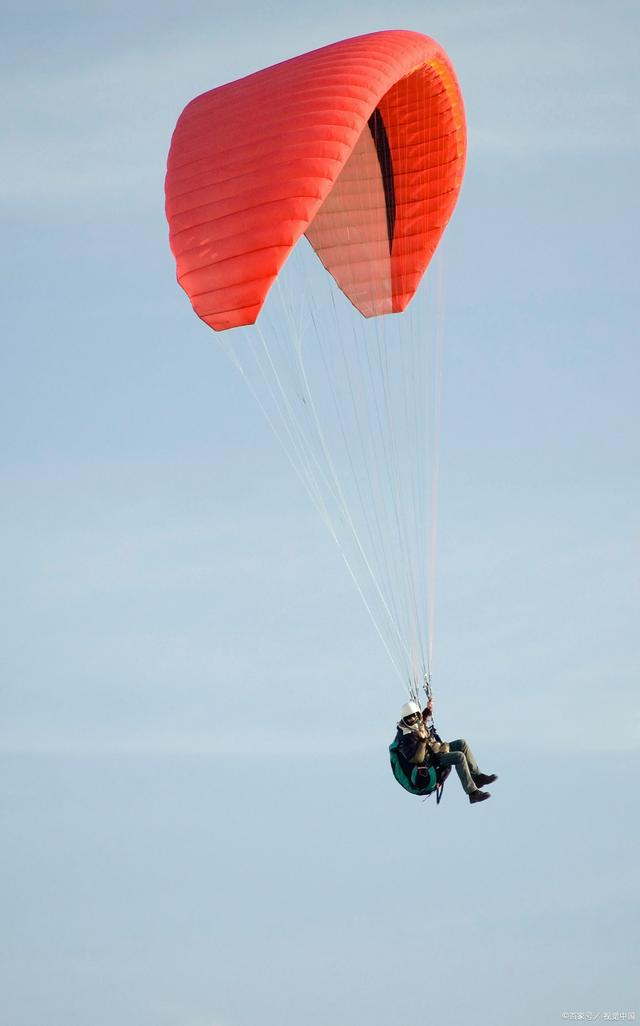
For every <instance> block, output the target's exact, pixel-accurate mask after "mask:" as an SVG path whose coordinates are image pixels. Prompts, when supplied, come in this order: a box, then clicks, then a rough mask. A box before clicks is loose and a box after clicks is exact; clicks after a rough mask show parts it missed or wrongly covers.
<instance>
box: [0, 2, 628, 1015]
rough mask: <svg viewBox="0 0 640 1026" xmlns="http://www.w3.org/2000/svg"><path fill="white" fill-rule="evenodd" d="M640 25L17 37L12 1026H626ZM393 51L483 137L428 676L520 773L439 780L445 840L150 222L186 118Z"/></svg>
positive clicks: (9, 67) (460, 251) (245, 20)
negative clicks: (385, 43)
mask: <svg viewBox="0 0 640 1026" xmlns="http://www.w3.org/2000/svg"><path fill="white" fill-rule="evenodd" d="M638 20H639V19H638V14H637V9H636V7H635V5H633V4H631V3H628V4H627V3H615V2H614V3H610V4H607V5H604V4H595V3H589V2H587V3H580V4H578V3H565V4H563V5H561V7H560V9H556V7H555V6H553V5H551V4H545V3H543V4H541V5H540V4H539V5H536V6H535V8H532V7H531V6H530V5H526V4H520V3H509V4H507V3H495V4H486V5H473V4H470V3H468V2H464V3H449V4H444V3H437V4H436V3H434V4H432V5H426V6H425V5H418V4H415V5H414V4H411V3H400V4H399V5H395V6H394V8H393V10H391V9H390V8H388V7H385V6H383V5H382V4H379V5H376V4H370V3H369V4H366V5H365V4H362V3H359V2H358V3H355V4H352V5H350V7H349V10H348V11H345V10H344V9H343V7H342V5H339V4H337V3H333V2H329V3H327V4H323V5H321V7H319V8H318V9H317V10H316V11H312V10H304V11H303V10H302V8H301V7H300V6H296V7H293V6H290V5H288V4H281V5H276V4H264V5H256V4H251V3H238V4H234V5H233V6H232V8H231V9H230V10H228V11H226V12H224V13H221V11H220V10H219V9H216V6H215V5H205V4H202V3H184V4H181V5H171V4H163V3H159V4H155V5H151V4H146V3H140V4H137V5H124V4H122V5H120V4H110V5H108V6H107V7H105V6H104V5H102V6H99V7H98V6H96V7H93V6H92V5H91V4H84V5H82V8H81V9H80V8H79V7H76V5H73V4H69V5H66V6H62V7H60V6H55V7H54V6H53V5H46V4H31V5H26V6H24V7H22V8H21V10H20V12H18V11H17V10H14V11H13V12H9V15H8V19H7V22H8V30H7V31H6V33H5V37H4V41H3V49H4V51H5V52H4V54H3V69H4V70H3V72H2V78H3V82H2V90H1V94H0V95H1V100H0V106H1V107H2V120H3V124H4V127H5V131H4V153H3V175H2V182H1V184H0V199H1V201H2V210H3V237H4V246H3V256H2V259H3V265H4V266H3V273H2V279H1V280H2V288H3V301H2V309H3V315H4V331H3V345H2V378H3V381H4V382H5V388H4V392H5V397H4V403H3V409H2V413H1V414H0V416H1V417H2V431H1V436H0V437H1V438H2V468H1V473H2V491H3V496H4V501H3V504H2V514H1V515H2V547H3V557H2V558H3V566H4V579H5V587H4V588H3V605H2V613H3V615H2V625H3V643H2V654H1V655H0V709H1V717H0V758H1V760H2V791H3V801H2V807H3V821H4V822H3V838H4V841H3V845H2V856H1V858H2V862H3V871H2V874H1V878H2V885H1V893H2V905H3V914H2V916H1V921H2V927H0V943H1V949H0V950H1V952H2V957H1V963H2V976H3V979H2V981H1V983H2V985H1V988H0V989H1V991H2V994H3V1004H4V1008H5V1011H4V1012H3V1022H4V1021H6V1022H7V1026H36V1024H37V1026H42V1024H45V1026H58V1024H63V1023H64V1026H72V1024H74V1023H78V1024H83V1026H84V1024H87V1023H90V1024H91V1026H102V1024H103V1023H104V1024H105V1026H106V1024H107V1023H109V1024H112V1023H113V1022H118V1023H119V1024H121V1026H147V1024H149V1026H152V1024H153V1026H165V1024H166V1026H174V1024H175V1026H248V1024H250V1023H251V1024H254V1023H255V1022H256V1021H260V1022H262V1023H264V1024H265V1026H271V1024H273V1026H276V1024H278V1026H283V1024H284V1026H287V1024H289V1023H294V1022H298V1021H299V1020H300V1019H301V1018H302V1017H303V1016H304V1017H305V1019H306V1021H307V1022H309V1023H312V1024H314V1026H315V1023H318V1024H320V1023H322V1024H326V1023H328V1022H330V1023H332V1024H335V1026H342V1024H343V1023H344V1024H346V1023H352V1022H360V1021H361V1020H362V1019H363V1018H364V1015H366V1017H367V1021H368V1022H369V1023H371V1024H372V1026H378V1024H380V1026H382V1024H383V1023H384V1024H385V1026H387V1024H388V1023H389V1022H394V1021H396V1019H397V1020H403V1019H405V1018H407V1017H409V1016H410V1017H415V1016H416V1015H418V1016H421V1017H422V1018H424V1019H426V1018H427V1017H433V1018H435V1019H436V1020H438V1021H440V1022H442V1023H443V1024H448V1023H451V1024H454V1023H455V1024H456V1026H457V1024H459V1023H460V1022H463V1021H465V1020H469V1021H472V1022H474V1024H476V1026H485V1024H487V1026H489V1024H491V1026H494V1024H496V1023H498V1024H501V1023H505V1024H506V1023H512V1022H518V1023H522V1024H523V1026H529V1024H531V1026H533V1024H536V1026H538V1024H540V1023H555V1022H562V1021H563V1020H562V1014H563V1012H572V1011H575V1012H578V1011H583V1012H589V1011H591V1012H593V1013H594V1014H595V1013H596V1012H598V1011H600V1012H601V1013H604V1012H615V1011H619V1012H623V1011H624V1012H629V1011H634V1010H635V1012H636V1015H637V1016H640V1003H639V1001H638V992H637V983H635V981H634V967H636V966H637V948H638V945H637V930H638V884H637V870H636V866H637V862H638V827H637V816H634V815H633V809H634V805H637V801H636V780H637V774H638V747H639V744H640V721H639V717H638V704H637V698H636V681H637V677H638V669H639V667H638V655H637V610H638V597H639V596H638V591H639V589H638V524H637V509H638V504H639V498H640V497H639V495H638V474H637V468H638V450H639V431H638V411H637V391H638V388H637V382H638V378H639V374H638V372H639V369H640V368H639V367H638V363H639V360H638V349H637V323H638V318H637V282H636V274H635V273H634V272H635V270H636V267H637V233H638V227H639V226H638V216H637V203H636V201H635V191H636V188H637V180H638V155H639V154H638V149H639V143H638V140H639V138H640V135H639V132H638V127H639V126H638V109H639V103H638V100H639V95H638V94H639V89H638V65H637V59H636V51H637V38H638V28H639V25H638ZM390 27H402V28H411V29H415V30H417V31H422V32H425V33H427V34H429V35H432V36H434V37H435V38H436V39H438V40H439V41H440V42H441V43H442V44H443V46H444V47H445V48H446V50H447V51H448V53H449V55H450V56H451V58H452V60H453V62H454V65H455V67H456V70H457V72H458V75H459V78H460V82H461V86H462V89H463V93H464V96H465V103H466V108H467V119H468V126H469V159H468V164H467V172H466V178H465V183H464V186H463V190H462V194H461V198H460V202H459V205H458V208H457V210H456V213H455V216H454V219H453V221H452V223H451V225H450V227H449V229H448V231H447V234H446V237H445V240H444V245H443V260H444V266H445V288H446V325H445V362H444V387H443V412H442V447H441V480H440V536H439V552H438V607H437V621H436V646H435V670H436V689H437V711H438V717H437V719H438V723H439V725H440V728H441V731H442V732H443V733H444V734H445V735H446V736H449V737H456V736H465V737H467V738H468V739H469V741H470V742H471V744H472V746H473V747H474V749H475V750H476V752H477V754H478V757H479V759H480V762H481V764H482V765H483V766H484V767H485V768H486V769H488V770H495V771H497V772H499V773H500V782H499V783H498V784H497V785H495V788H494V791H493V797H492V799H491V801H490V802H488V803H486V804H485V805H484V806H483V807H482V808H474V809H469V807H468V805H467V804H466V802H465V800H464V796H463V795H462V794H461V793H460V791H459V789H458V788H457V786H456V784H455V783H454V784H452V785H450V786H449V787H448V793H447V795H446V798H445V801H444V802H443V804H442V805H441V806H440V807H439V808H438V809H436V808H435V807H432V806H431V805H429V804H427V805H425V806H423V805H422V804H421V803H419V802H412V801H411V800H410V798H409V797H408V796H405V795H404V794H403V793H402V792H401V791H400V790H399V789H398V788H397V787H396V786H395V785H394V783H393V781H392V779H391V777H390V774H389V771H388V767H387V764H386V751H385V749H386V745H387V744H388V741H389V740H390V735H392V733H393V728H394V724H395V720H396V715H397V706H398V704H399V702H401V701H402V700H403V696H402V693H401V691H400V690H399V688H398V685H397V683H396V681H395V680H394V678H393V677H392V675H391V674H390V672H389V668H388V666H387V663H386V657H385V655H384V652H383V650H382V648H381V647H380V644H379V641H378V639H377V638H376V636H375V634H374V633H373V631H372V629H371V626H370V624H369V622H368V620H367V617H366V613H365V612H364V610H363V609H362V608H361V606H360V605H359V602H358V598H357V595H356V593H355V591H354V589H353V586H352V584H351V582H350V581H349V579H348V577H347V575H346V574H345V573H344V570H343V568H342V566H341V563H340V560H339V557H338V555H337V553H336V552H335V551H334V549H333V547H332V545H333V543H332V542H331V539H330V538H329V537H328V535H326V533H325V531H324V528H323V525H322V524H321V522H320V520H319V518H318V517H317V514H316V513H315V511H314V510H313V509H312V507H311V505H310V504H309V502H308V499H307V497H306V496H305V494H304V493H303V492H302V490H301V489H300V487H299V485H298V483H297V481H296V479H295V477H294V476H293V474H292V473H291V470H290V468H289V466H288V465H287V464H286V461H285V460H284V458H283V456H282V453H281V451H280V450H279V449H278V447H277V445H276V443H275V442H274V440H273V438H272V437H271V436H270V435H269V433H268V431H267V430H266V429H265V427H264V424H263V422H262V419H261V415H260V412H259V410H258V409H257V407H256V406H255V404H254V403H253V401H252V399H251V397H250V396H249V394H248V392H247V391H246V388H245V386H244V384H243V382H242V381H241V380H240V378H239V376H238V375H237V374H235V372H234V370H233V368H232V367H231V366H230V364H229V363H228V361H227V360H226V359H225V357H224V355H223V354H222V352H221V350H220V349H219V347H218V346H217V345H216V340H215V337H214V336H213V334H212V333H211V332H210V331H209V330H208V329H207V328H206V327H205V326H204V325H202V324H201V323H200V322H199V321H198V320H197V318H195V317H194V316H193V314H192V312H191V310H190V307H189V304H188V301H187V300H186V298H185V296H184V295H183V294H182V292H181V291H180V289H179V288H178V287H177V286H176V284H175V275H174V266H173V261H172V258H171V254H170V252H169V248H168V244H167V228H166V223H165V220H164V212H163V192H162V187H163V178H164V164H165V160H166V152H167V149H168V144H169V139H170V135H171V131H172V129H173V125H174V123H175V120H176V118H177V116H178V114H179V113H180V110H181V109H182V107H183V106H184V104H185V103H186V102H187V101H188V100H189V99H190V98H191V97H192V96H194V95H196V94H197V93H199V92H202V91H203V90H205V89H207V88H211V87H213V86H215V85H218V84H221V83H222V82H225V81H227V80H229V79H231V78H234V77H238V76H240V75H242V74H245V73H248V72H250V71H252V70H255V69H257V68H259V67H263V66H266V65H268V64H271V63H273V62H274V61H277V60H280V59H283V58H286V57H288V56H291V55H293V54H295V53H299V52H303V51H305V50H308V49H312V48H313V47H315V46H320V45H323V44H324V43H329V42H332V41H334V40H336V39H339V38H343V37H345V36H348V35H354V34H359V33H362V32H367V31H372V30H376V29H381V28H390ZM426 284H427V287H428V285H429V281H428V280H427V282H426ZM601 1018H602V1016H601Z"/></svg>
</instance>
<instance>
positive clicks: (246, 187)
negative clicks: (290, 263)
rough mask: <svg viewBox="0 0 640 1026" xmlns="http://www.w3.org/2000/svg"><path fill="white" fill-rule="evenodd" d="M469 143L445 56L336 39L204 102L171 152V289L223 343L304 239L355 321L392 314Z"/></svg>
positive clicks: (375, 37)
mask: <svg viewBox="0 0 640 1026" xmlns="http://www.w3.org/2000/svg"><path fill="white" fill-rule="evenodd" d="M465 148H466V132H465V121H464V109H463V104H462V97H461V94H460V89H459V86H458V83H457V80H456V77H455V73H454V71H453V68H452V67H451V64H450V62H449V60H448V58H447V56H446V54H445V52H444V50H442V48H441V47H440V46H439V45H438V44H437V43H436V42H435V41H434V40H433V39H430V38H429V37H428V36H423V35H420V34H419V33H416V32H405V31H388V32H376V33H372V34H370V35H366V36H358V37H356V38H354V39H347V40H344V41H343V42H340V43H334V44H333V45H331V46H326V47H323V48H322V49H320V50H314V51H312V52H311V53H307V54H304V55H303V56H301V57H294V58H293V59H291V60H288V61H284V62H283V63H282V64H276V65H275V66H274V67H271V68H267V69H266V70H264V71H258V72H256V73H255V74H253V75H249V76H248V77H246V78H242V79H239V80H238V81H237V82H231V83H229V84H228V85H224V86H220V87H219V88H218V89H212V90H211V91H210V92H207V93H203V94H202V96H198V97H196V99H194V100H192V101H191V103H189V104H188V105H187V106H186V107H185V109H184V111H183V112H182V114H181V115H180V118H179V120H178V123H177V125H176V129H175V132H174V135H173V139H172V142H171V149H170V152H169V159H168V167H167V177H166V186H165V190H166V211H167V218H168V220H169V226H170V242H171V249H172V251H173V254H174V256H175V259H176V264H177V273H178V281H179V283H180V285H181V286H182V288H183V289H184V290H185V291H186V292H187V294H188V296H189V298H190V299H191V302H192V304H193V308H194V310H195V311H196V313H197V314H198V316H199V317H201V318H202V319H203V320H204V321H206V323H207V324H209V325H210V326H211V327H212V328H215V329H216V330H218V331H220V330H223V329H226V328H233V327H237V326H239V325H242V324H252V323H253V322H254V321H255V320H256V318H257V316H258V314H259V312H260V309H261V307H262V305H263V303H264V300H265V298H266V295H267V293H268V291H269V289H270V287H271V285H272V284H273V282H274V280H275V278H276V277H277V275H278V272H279V271H280V269H281V267H282V265H283V264H284V262H285V260H286V259H287V256H288V255H289V253H290V251H291V249H292V248H293V246H295V244H296V242H297V241H298V239H299V238H300V236H301V235H302V234H303V233H306V235H307V238H308V239H309V241H310V243H311V245H312V246H313V247H314V249H315V251H316V252H317V254H318V256H319V257H320V259H321V260H322V262H323V264H324V265H325V267H326V268H327V270H328V271H329V272H330V273H331V274H332V275H333V277H334V278H335V280H336V281H337V283H338V285H339V286H340V288H341V289H342V290H343V292H344V293H345V294H346V295H347V296H348V297H349V299H350V300H351V302H352V303H353V304H354V306H356V307H357V308H358V309H359V310H360V312H361V313H362V314H364V315H365V316H367V317H369V316H376V315H379V314H384V313H392V312H398V311H401V310H403V309H404V308H405V307H406V305H407V303H408V302H409V301H410V299H411V297H412V296H413V294H414V292H415V290H416V288H417V287H418V284H419V282H420V279H421V277H422V275H423V273H424V271H425V269H426V267H427V265H428V263H429V261H430V259H431V257H432V255H433V252H434V250H435V248H436V246H437V244H438V241H439V239H440V236H441V235H442V232H443V231H444V229H445V227H446V225H447V222H448V221H449V218H450V217H451V214H452V212H453V208H454V206H455V204H456V200H457V198H458V193H459V191H460V185H461V181H462V174H463V170H464V161H465Z"/></svg>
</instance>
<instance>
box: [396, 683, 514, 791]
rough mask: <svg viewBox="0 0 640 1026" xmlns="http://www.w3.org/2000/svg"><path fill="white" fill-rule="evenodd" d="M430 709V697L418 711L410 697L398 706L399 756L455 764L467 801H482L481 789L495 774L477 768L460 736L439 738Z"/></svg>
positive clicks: (416, 761) (423, 764)
mask: <svg viewBox="0 0 640 1026" xmlns="http://www.w3.org/2000/svg"><path fill="white" fill-rule="evenodd" d="M432 713H433V703H432V701H431V699H430V698H429V701H428V702H427V705H426V707H425V708H424V709H423V710H422V711H420V706H419V705H418V703H417V702H414V701H411V702H407V703H406V704H405V705H403V706H402V709H401V710H400V721H399V723H398V733H397V734H396V739H397V742H398V752H399V755H400V757H401V758H402V759H403V760H405V761H406V762H407V763H409V764H410V766H411V767H415V766H418V767H424V768H425V769H426V768H427V767H429V766H433V767H436V768H441V767H447V766H449V767H455V769H456V772H457V774H458V776H459V777H460V783H461V784H462V787H463V790H464V791H465V792H466V794H468V795H469V801H470V802H471V804H472V805H473V804H475V803H476V802H484V801H486V799H487V798H490V797H491V795H490V794H489V792H488V791H483V790H481V789H482V788H483V787H485V786H486V785H487V784H492V783H493V781H494V780H497V779H498V778H497V776H496V774H495V773H491V774H486V773H481V772H480V770H479V769H478V764H477V763H476V760H475V758H474V756H473V752H472V751H471V749H470V748H469V745H468V744H467V742H466V741H465V740H464V739H463V738H459V739H458V740H457V741H449V742H447V741H443V740H442V738H441V737H440V736H439V734H438V733H437V732H436V729H435V727H434V725H433V716H432Z"/></svg>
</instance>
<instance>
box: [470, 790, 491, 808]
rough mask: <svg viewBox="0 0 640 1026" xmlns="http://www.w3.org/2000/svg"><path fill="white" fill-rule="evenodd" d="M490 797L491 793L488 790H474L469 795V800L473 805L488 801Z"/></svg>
mask: <svg viewBox="0 0 640 1026" xmlns="http://www.w3.org/2000/svg"><path fill="white" fill-rule="evenodd" d="M490 797H491V795H490V794H489V792H488V791H479V790H477V791H472V792H471V794H470V795H469V802H470V803H471V805H475V803H476V802H486V800H487V798H490Z"/></svg>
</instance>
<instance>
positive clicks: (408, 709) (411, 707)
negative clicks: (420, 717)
mask: <svg viewBox="0 0 640 1026" xmlns="http://www.w3.org/2000/svg"><path fill="white" fill-rule="evenodd" d="M416 713H418V714H419V713H420V706H419V705H418V703H417V702H414V701H413V699H412V700H411V701H410V702H405V704H404V705H403V706H402V709H401V710H400V719H401V720H404V719H406V718H407V716H415V714H416Z"/></svg>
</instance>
